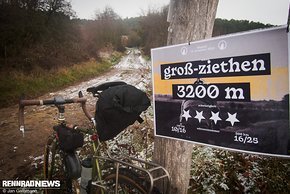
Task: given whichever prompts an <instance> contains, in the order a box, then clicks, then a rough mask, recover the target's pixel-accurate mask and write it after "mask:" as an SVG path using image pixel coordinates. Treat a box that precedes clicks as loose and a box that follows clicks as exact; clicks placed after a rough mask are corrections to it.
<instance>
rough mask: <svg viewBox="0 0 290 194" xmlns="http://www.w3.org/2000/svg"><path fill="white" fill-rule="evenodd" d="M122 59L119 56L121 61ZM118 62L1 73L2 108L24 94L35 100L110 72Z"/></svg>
mask: <svg viewBox="0 0 290 194" xmlns="http://www.w3.org/2000/svg"><path fill="white" fill-rule="evenodd" d="M120 57H121V56H118V58H119V59H120ZM116 62H117V60H116V59H114V61H102V62H98V61H95V60H90V61H88V62H84V63H81V64H75V65H73V66H71V67H62V68H58V69H54V70H50V71H45V70H42V69H37V70H34V71H33V73H29V74H27V73H26V74H25V73H23V72H20V71H10V72H2V73H0V107H1V108H2V107H7V106H9V105H12V104H15V103H17V101H18V99H19V97H20V96H21V95H22V94H25V96H27V97H28V98H35V97H37V96H40V95H43V94H45V93H47V92H52V91H56V90H58V89H61V88H64V87H66V86H69V85H72V84H74V83H77V82H80V81H84V80H88V79H90V78H93V77H96V76H98V75H100V74H102V73H104V72H106V71H108V70H109V69H110V68H111V67H112V65H113V64H114V63H116Z"/></svg>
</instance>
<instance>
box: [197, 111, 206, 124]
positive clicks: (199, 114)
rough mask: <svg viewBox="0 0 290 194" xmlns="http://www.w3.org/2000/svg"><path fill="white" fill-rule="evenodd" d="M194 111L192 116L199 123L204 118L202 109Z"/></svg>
mask: <svg viewBox="0 0 290 194" xmlns="http://www.w3.org/2000/svg"><path fill="white" fill-rule="evenodd" d="M195 112H196V116H195V117H194V118H195V119H197V120H198V122H199V123H200V122H201V120H202V119H205V118H204V116H203V115H202V114H203V111H201V112H198V111H197V110H196V111H195Z"/></svg>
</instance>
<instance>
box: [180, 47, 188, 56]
mask: <svg viewBox="0 0 290 194" xmlns="http://www.w3.org/2000/svg"><path fill="white" fill-rule="evenodd" d="M180 52H181V54H182V55H187V52H188V50H187V48H186V47H182V48H181V50H180Z"/></svg>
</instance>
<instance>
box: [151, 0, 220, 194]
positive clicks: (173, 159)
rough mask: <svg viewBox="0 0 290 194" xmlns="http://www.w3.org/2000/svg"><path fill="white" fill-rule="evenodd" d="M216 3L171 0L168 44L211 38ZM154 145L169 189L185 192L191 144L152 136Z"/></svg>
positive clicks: (173, 191)
mask: <svg viewBox="0 0 290 194" xmlns="http://www.w3.org/2000/svg"><path fill="white" fill-rule="evenodd" d="M217 5H218V0H171V1H170V7H169V15H168V21H169V22H170V25H169V28H168V38H167V45H173V44H180V43H187V42H190V41H195V40H201V39H205V38H210V37H211V35H212V29H213V25H214V20H215V15H216V9H217ZM154 147H155V148H154V155H153V160H154V161H155V162H156V163H159V164H160V165H162V166H164V167H165V168H166V169H167V170H168V172H169V174H170V176H171V189H170V190H171V192H170V193H172V194H186V193H187V190H188V185H189V179H190V169H191V161H192V160H191V157H192V149H193V144H192V143H187V142H184V141H176V140H172V139H165V138H160V137H155V140H154ZM162 189H163V188H162V187H160V190H162ZM163 192H164V191H163Z"/></svg>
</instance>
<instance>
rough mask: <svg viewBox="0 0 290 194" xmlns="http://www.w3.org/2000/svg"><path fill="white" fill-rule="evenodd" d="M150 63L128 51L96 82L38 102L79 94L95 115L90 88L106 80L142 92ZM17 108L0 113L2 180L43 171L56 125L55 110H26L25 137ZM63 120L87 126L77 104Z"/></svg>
mask: <svg viewBox="0 0 290 194" xmlns="http://www.w3.org/2000/svg"><path fill="white" fill-rule="evenodd" d="M150 77H151V73H150V62H148V61H145V60H144V59H143V57H142V56H141V53H140V51H139V50H138V49H128V50H127V54H126V55H125V56H124V57H123V58H122V59H121V61H120V62H119V63H118V64H117V65H115V66H114V67H113V68H112V69H111V70H110V71H109V72H107V73H105V74H103V75H101V76H99V77H96V78H95V79H92V80H89V81H86V82H82V83H80V84H77V85H74V86H70V87H68V88H65V89H64V90H62V91H57V92H54V93H49V94H46V95H43V96H41V97H39V99H50V98H53V97H54V96H57V95H61V96H63V97H65V98H72V97H77V96H78V92H79V91H82V92H83V93H84V96H85V97H87V98H88V109H89V110H90V111H91V113H92V114H93V113H94V106H95V103H96V100H95V99H94V97H92V95H90V94H88V93H87V92H86V89H87V88H88V87H91V86H95V85H98V84H100V83H103V82H108V81H125V82H127V83H128V84H132V85H134V86H136V87H137V88H139V89H141V90H147V89H148V88H151V85H150V83H151V78H150ZM17 113H18V105H14V106H11V107H8V108H3V109H1V110H0V148H1V149H0V177H1V179H26V178H30V177H32V176H34V175H33V173H34V172H35V171H40V170H42V167H41V166H42V155H43V151H44V146H45V143H46V139H47V137H48V136H49V134H50V133H51V130H52V129H51V128H52V126H53V125H54V124H55V123H56V119H55V117H56V114H57V110H56V108H55V107H44V106H40V107H36V106H33V107H25V116H24V117H25V125H26V130H25V135H24V137H23V136H22V133H21V132H20V131H19V130H18V116H17ZM65 115H66V120H67V121H68V122H69V123H73V124H78V125H80V126H88V124H89V121H87V119H86V117H85V116H84V114H83V112H82V110H81V108H80V106H79V105H68V106H66V113H65Z"/></svg>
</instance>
